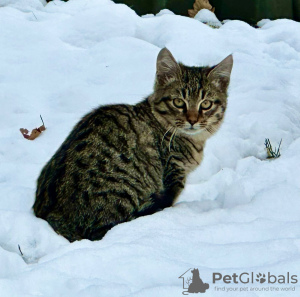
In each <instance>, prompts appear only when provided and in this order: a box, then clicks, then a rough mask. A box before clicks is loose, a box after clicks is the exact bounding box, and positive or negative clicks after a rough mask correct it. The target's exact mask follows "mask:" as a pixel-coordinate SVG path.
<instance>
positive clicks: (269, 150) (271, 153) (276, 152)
mask: <svg viewBox="0 0 300 297" xmlns="http://www.w3.org/2000/svg"><path fill="white" fill-rule="evenodd" d="M281 142H282V139H281V140H280V142H279V146H278V149H277V150H276V147H275V149H274V151H273V148H272V145H271V142H270V139H269V138H266V140H265V146H266V149H267V154H268V158H269V159H271V158H279V157H280V146H281Z"/></svg>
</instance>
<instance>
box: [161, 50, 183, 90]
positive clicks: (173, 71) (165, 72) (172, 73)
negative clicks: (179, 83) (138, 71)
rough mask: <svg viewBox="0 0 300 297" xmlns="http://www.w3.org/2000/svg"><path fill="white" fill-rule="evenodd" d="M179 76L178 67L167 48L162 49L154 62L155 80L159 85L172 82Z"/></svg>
mask: <svg viewBox="0 0 300 297" xmlns="http://www.w3.org/2000/svg"><path fill="white" fill-rule="evenodd" d="M179 74H180V67H179V65H178V63H177V62H176V60H175V59H174V57H173V55H172V54H171V52H170V51H169V50H168V49H167V48H163V49H162V50H161V51H160V52H159V54H158V56H157V61H156V79H157V82H158V84H159V85H165V84H167V83H170V82H172V81H174V80H175V79H176V78H177V77H178V75H179Z"/></svg>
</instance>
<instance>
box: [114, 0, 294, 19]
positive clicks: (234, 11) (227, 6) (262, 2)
mask: <svg viewBox="0 0 300 297" xmlns="http://www.w3.org/2000/svg"><path fill="white" fill-rule="evenodd" d="M114 2H116V3H125V4H127V5H128V6H130V7H131V8H132V9H134V10H135V11H136V12H137V14H139V15H143V14H147V13H154V14H156V13H158V12H159V11H160V10H161V9H164V8H167V9H170V10H172V11H173V12H174V13H176V14H181V15H185V16H187V15H188V12H187V11H188V9H192V8H193V4H194V0H146V1H141V0H114ZM209 2H210V4H211V5H212V6H213V7H215V9H216V10H215V13H216V16H217V17H218V18H219V19H220V20H225V19H237V20H242V21H246V22H248V23H250V24H256V23H257V22H258V21H260V20H261V19H279V18H288V19H294V20H296V21H300V0H210V1H209Z"/></svg>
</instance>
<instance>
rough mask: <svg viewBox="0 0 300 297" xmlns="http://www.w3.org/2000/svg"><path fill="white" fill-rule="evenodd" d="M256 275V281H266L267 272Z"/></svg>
mask: <svg viewBox="0 0 300 297" xmlns="http://www.w3.org/2000/svg"><path fill="white" fill-rule="evenodd" d="M256 277H257V279H256V281H257V282H260V283H261V284H263V283H264V282H265V281H266V275H265V274H261V273H259V274H256Z"/></svg>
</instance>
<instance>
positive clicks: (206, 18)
mask: <svg viewBox="0 0 300 297" xmlns="http://www.w3.org/2000/svg"><path fill="white" fill-rule="evenodd" d="M194 19H195V20H198V21H200V22H202V23H204V24H207V25H209V26H211V27H213V28H220V27H221V26H222V23H221V22H220V21H219V20H218V18H217V17H216V15H215V14H214V13H213V12H212V11H210V10H208V9H205V8H203V9H200V10H199V11H198V13H197V14H196V15H195V17H194Z"/></svg>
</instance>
